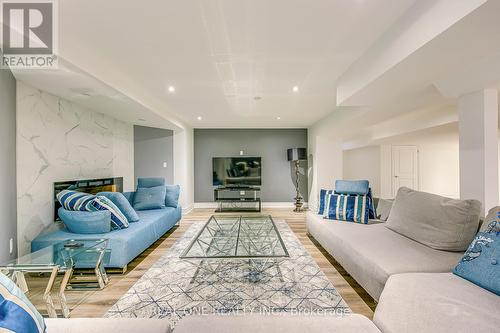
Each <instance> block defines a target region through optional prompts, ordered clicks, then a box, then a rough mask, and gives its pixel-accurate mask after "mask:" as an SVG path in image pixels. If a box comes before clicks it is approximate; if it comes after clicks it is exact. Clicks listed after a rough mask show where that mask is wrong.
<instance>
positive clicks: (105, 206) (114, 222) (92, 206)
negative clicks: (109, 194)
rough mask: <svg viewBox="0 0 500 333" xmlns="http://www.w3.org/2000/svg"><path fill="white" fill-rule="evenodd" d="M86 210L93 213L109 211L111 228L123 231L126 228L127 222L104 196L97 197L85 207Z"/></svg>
mask: <svg viewBox="0 0 500 333" xmlns="http://www.w3.org/2000/svg"><path fill="white" fill-rule="evenodd" d="M87 210H88V211H90V212H95V211H98V210H109V211H110V212H111V228H113V229H125V228H128V226H129V222H128V220H127V218H126V217H125V215H124V214H123V213H122V212H121V210H120V209H119V208H118V207H117V206H116V205H115V204H114V203H113V201H111V200H110V199H108V198H106V197H105V196H102V195H98V196H96V197H95V198H94V200H92V201H91V202H90V203H89V204H88V205H87Z"/></svg>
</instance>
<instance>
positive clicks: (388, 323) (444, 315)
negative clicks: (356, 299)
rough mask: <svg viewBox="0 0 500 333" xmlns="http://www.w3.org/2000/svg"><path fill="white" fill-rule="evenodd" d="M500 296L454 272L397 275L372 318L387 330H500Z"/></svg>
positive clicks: (387, 332) (394, 332) (407, 332)
mask: <svg viewBox="0 0 500 333" xmlns="http://www.w3.org/2000/svg"><path fill="white" fill-rule="evenodd" d="M498 314H500V297H498V296H497V295H495V294H493V293H491V292H489V291H487V290H485V289H482V288H480V287H478V286H476V285H475V284H473V283H471V282H469V281H467V280H464V279H462V278H460V277H458V276H455V275H453V274H451V273H444V274H425V273H421V274H398V275H393V276H391V277H390V278H389V280H388V281H387V284H386V286H385V289H384V292H383V293H382V296H381V297H380V302H379V304H378V306H377V310H376V311H375V316H374V319H373V321H374V322H375V324H376V325H377V326H378V328H379V329H380V330H381V331H382V332H384V333H402V332H405V333H421V332H450V333H456V332H464V333H469V332H500V328H499V326H498Z"/></svg>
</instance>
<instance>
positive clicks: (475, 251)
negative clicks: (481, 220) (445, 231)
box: [453, 207, 500, 296]
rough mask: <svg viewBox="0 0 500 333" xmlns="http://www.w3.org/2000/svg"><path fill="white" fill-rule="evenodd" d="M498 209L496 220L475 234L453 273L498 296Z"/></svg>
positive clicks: (499, 293) (499, 218)
mask: <svg viewBox="0 0 500 333" xmlns="http://www.w3.org/2000/svg"><path fill="white" fill-rule="evenodd" d="M498 209H499V211H497V219H496V220H495V221H491V222H489V223H488V225H487V227H486V229H485V230H484V231H480V232H478V233H477V235H476V237H475V238H474V240H473V241H472V243H471V244H470V246H469V248H468V249H467V251H466V252H465V254H464V256H463V257H462V259H461V260H460V262H459V263H458V265H457V266H456V267H455V269H454V270H453V273H454V274H455V275H458V276H460V277H462V278H464V279H466V280H469V281H470V282H472V283H474V284H477V285H478V286H480V287H482V288H484V289H486V290H489V291H491V292H492V293H494V294H497V295H499V296H500V207H499V208H498Z"/></svg>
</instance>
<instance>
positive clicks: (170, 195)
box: [165, 185, 181, 208]
mask: <svg viewBox="0 0 500 333" xmlns="http://www.w3.org/2000/svg"><path fill="white" fill-rule="evenodd" d="M165 188H166V193H165V206H167V207H173V208H175V207H177V206H178V205H179V195H180V192H181V187H180V186H179V185H165Z"/></svg>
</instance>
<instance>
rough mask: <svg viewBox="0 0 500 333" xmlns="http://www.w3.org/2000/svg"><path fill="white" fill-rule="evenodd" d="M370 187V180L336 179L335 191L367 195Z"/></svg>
mask: <svg viewBox="0 0 500 333" xmlns="http://www.w3.org/2000/svg"><path fill="white" fill-rule="evenodd" d="M369 188H370V183H369V182H368V180H341V179H339V180H336V181H335V192H336V193H339V194H357V195H367V194H368V191H369Z"/></svg>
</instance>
